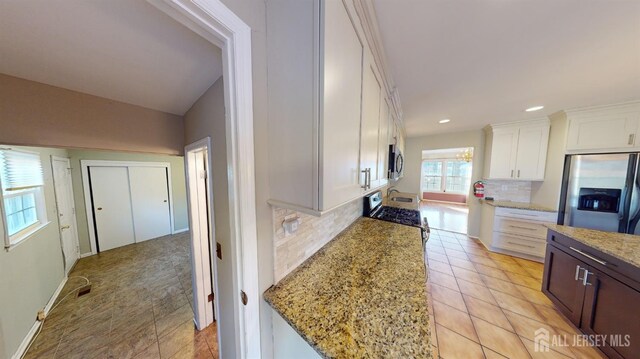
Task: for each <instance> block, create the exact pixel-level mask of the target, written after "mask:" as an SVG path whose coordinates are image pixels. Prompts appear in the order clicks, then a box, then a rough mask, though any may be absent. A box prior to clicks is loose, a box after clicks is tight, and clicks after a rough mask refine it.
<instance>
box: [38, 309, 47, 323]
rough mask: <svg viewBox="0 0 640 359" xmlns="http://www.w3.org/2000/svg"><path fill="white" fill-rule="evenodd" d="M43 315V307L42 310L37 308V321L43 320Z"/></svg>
mask: <svg viewBox="0 0 640 359" xmlns="http://www.w3.org/2000/svg"><path fill="white" fill-rule="evenodd" d="M45 317H46V316H45V314H44V309H43V310H39V311H38V317H37V318H38V321H39V322H41V321H43V320H44V318H45Z"/></svg>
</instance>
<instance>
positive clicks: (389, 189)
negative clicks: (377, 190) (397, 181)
mask: <svg viewBox="0 0 640 359" xmlns="http://www.w3.org/2000/svg"><path fill="white" fill-rule="evenodd" d="M392 192H396V193H400V191H398V190H397V189H396V187H395V186H391V187H389V188H387V197H389V195H390V194H391V193H392Z"/></svg>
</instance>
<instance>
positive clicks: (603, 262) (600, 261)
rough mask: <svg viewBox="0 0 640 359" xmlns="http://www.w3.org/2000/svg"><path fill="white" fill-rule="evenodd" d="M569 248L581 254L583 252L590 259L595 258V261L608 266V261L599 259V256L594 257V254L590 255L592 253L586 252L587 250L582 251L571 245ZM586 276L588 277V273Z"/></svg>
mask: <svg viewBox="0 0 640 359" xmlns="http://www.w3.org/2000/svg"><path fill="white" fill-rule="evenodd" d="M569 249H571V250H572V251H574V252H577V253H580V254H582V255H583V256H585V257H587V258H589V259H591V260H593V261H596V262H598V263H600V264H602V265H603V266H606V265H607V262H605V261H603V260H602V259H598V258H596V257H594V256H592V255H590V254H588V253H585V252H583V251H581V250H579V249H575V248H573V247H569ZM585 277H586V275H585Z"/></svg>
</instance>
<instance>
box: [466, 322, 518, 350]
mask: <svg viewBox="0 0 640 359" xmlns="http://www.w3.org/2000/svg"><path fill="white" fill-rule="evenodd" d="M471 320H472V321H473V325H474V326H475V328H476V332H477V333H478V337H479V338H480V343H481V344H482V346H485V347H487V348H489V349H491V350H493V351H495V352H496V353H498V354H501V355H504V356H506V357H507V358H528V357H529V354H528V352H527V349H526V348H525V347H524V345H523V344H522V341H521V340H520V338H519V337H518V336H517V335H515V334H513V333H511V332H510V331H507V330H505V329H503V328H501V327H498V326H496V325H493V324H491V323H489V322H486V321H484V320H482V319H478V318H475V317H472V318H471Z"/></svg>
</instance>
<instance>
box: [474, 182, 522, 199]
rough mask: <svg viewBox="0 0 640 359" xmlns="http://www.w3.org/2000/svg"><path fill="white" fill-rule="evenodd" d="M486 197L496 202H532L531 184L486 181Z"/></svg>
mask: <svg viewBox="0 0 640 359" xmlns="http://www.w3.org/2000/svg"><path fill="white" fill-rule="evenodd" d="M483 182H484V186H485V191H484V192H485V194H484V195H485V197H493V199H494V200H496V201H511V202H527V203H528V202H530V201H531V182H528V181H498V180H485V181H483Z"/></svg>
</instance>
